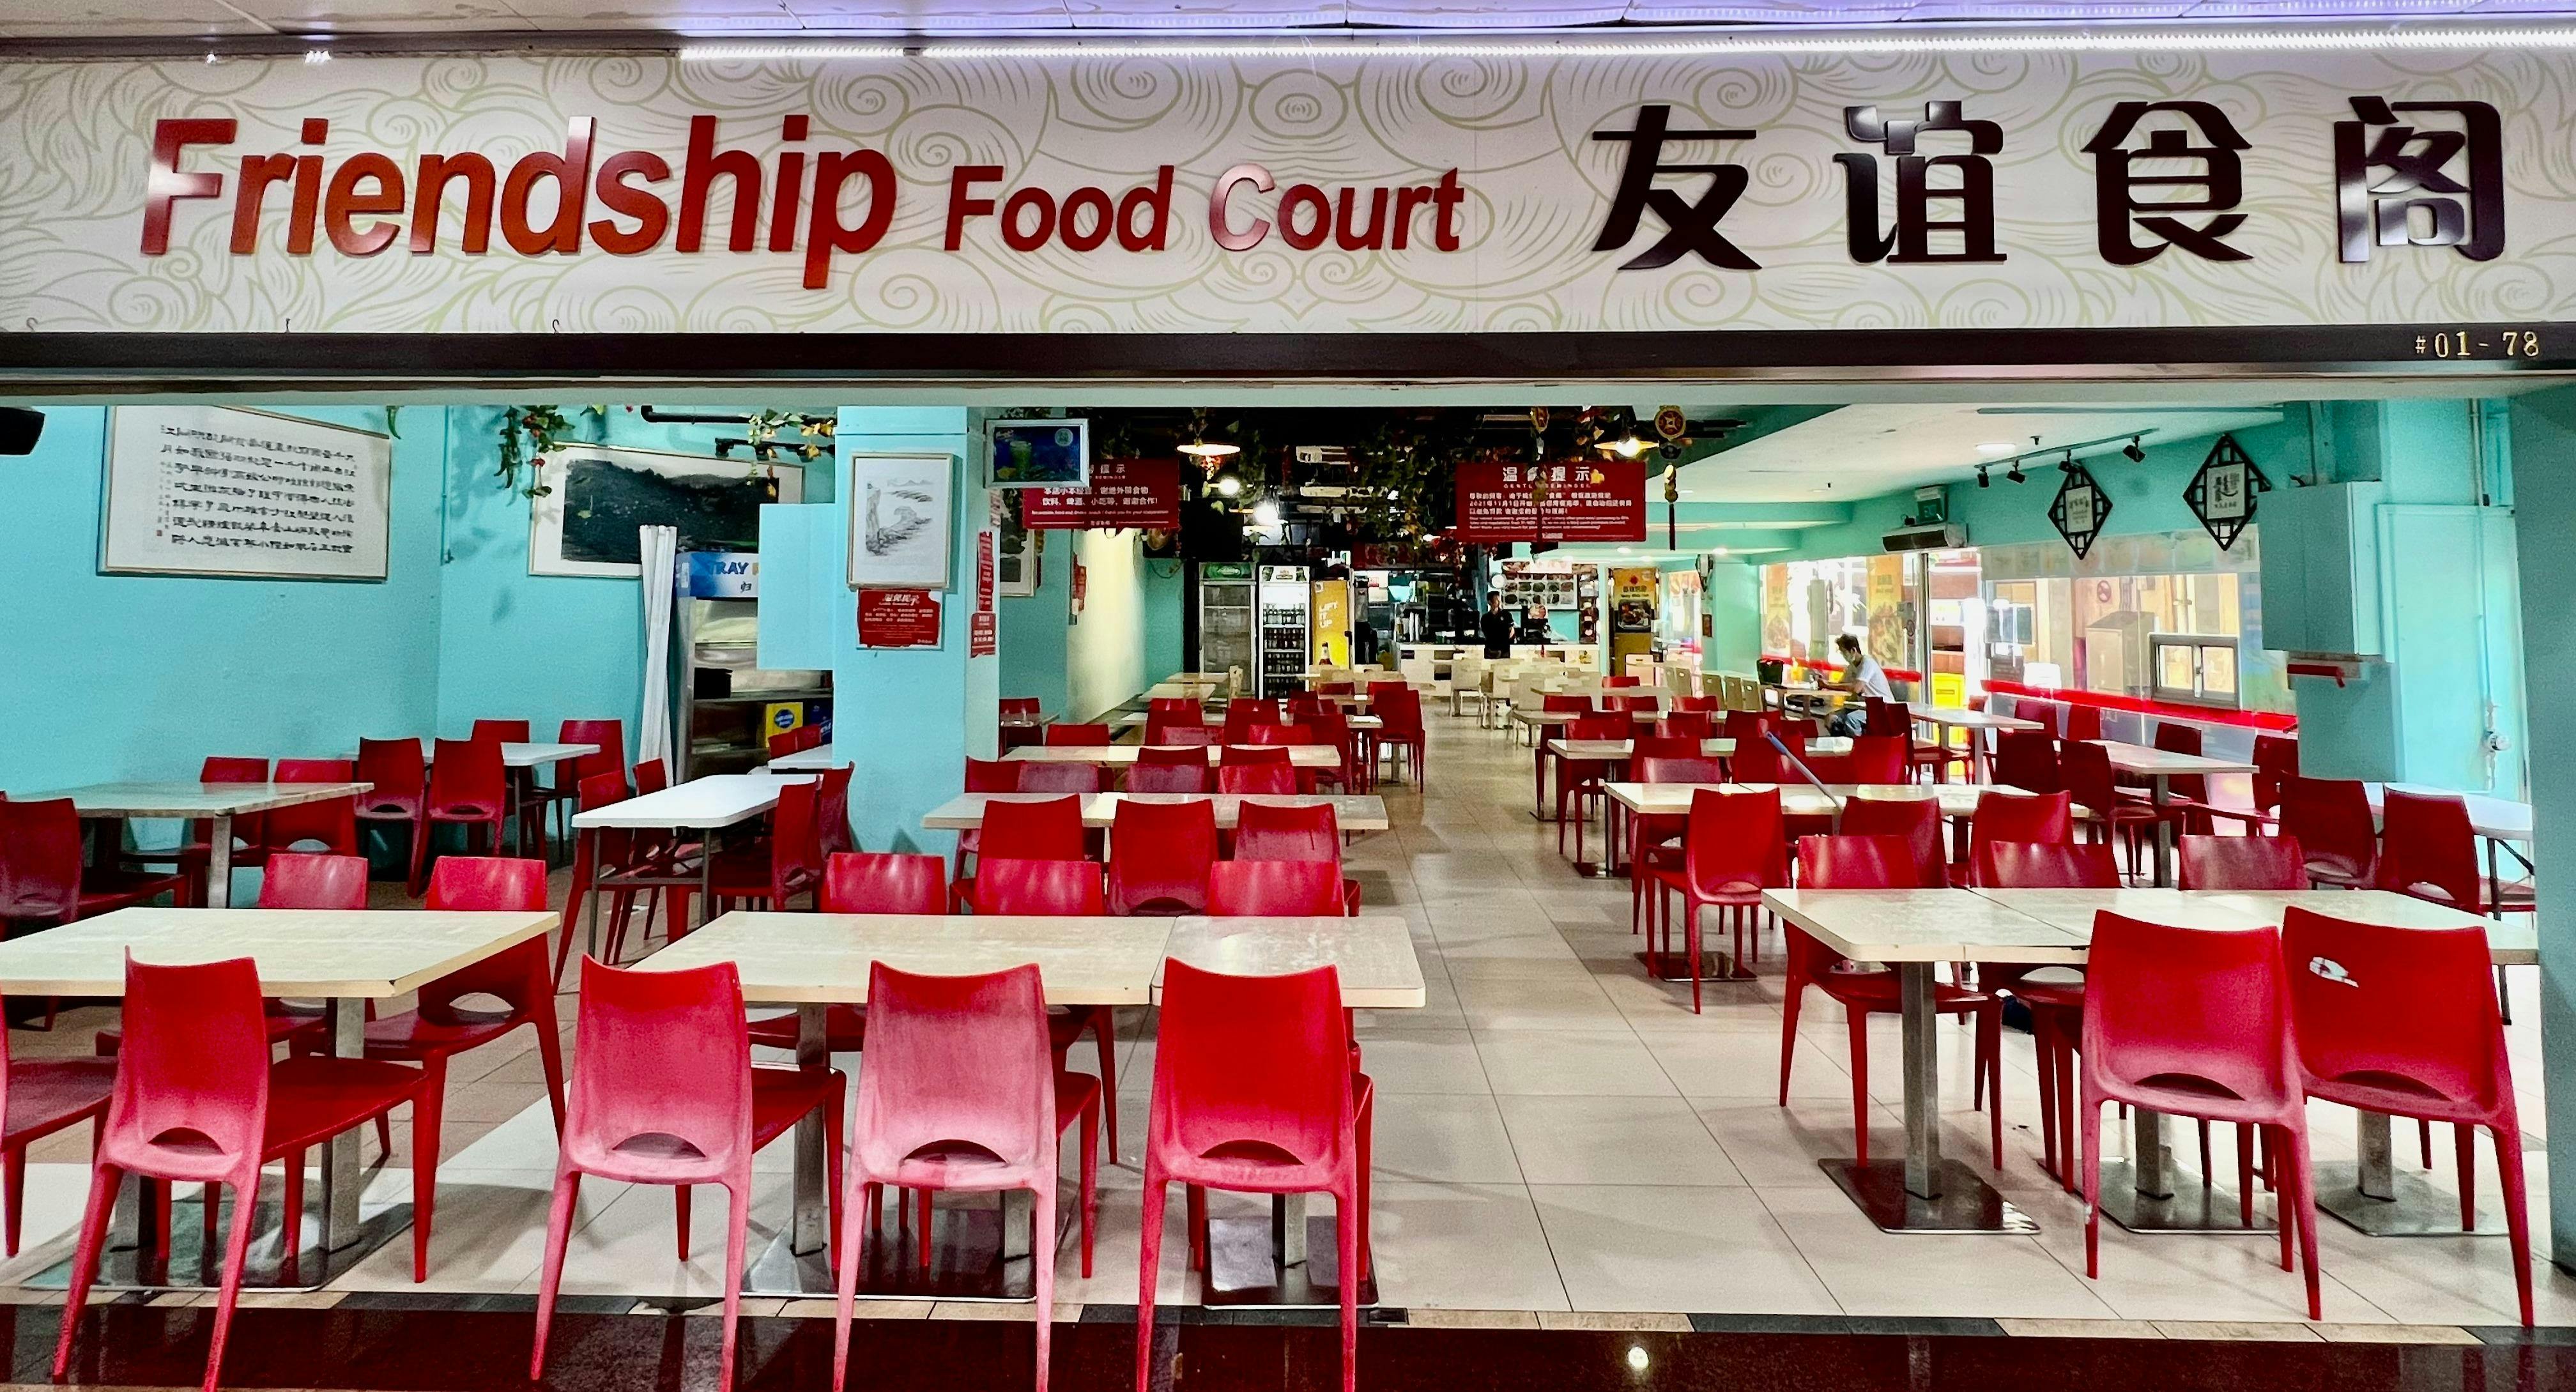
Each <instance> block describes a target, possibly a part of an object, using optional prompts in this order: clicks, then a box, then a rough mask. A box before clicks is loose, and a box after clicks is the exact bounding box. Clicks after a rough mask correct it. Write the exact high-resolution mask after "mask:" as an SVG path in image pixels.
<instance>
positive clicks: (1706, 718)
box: [1655, 710, 1717, 740]
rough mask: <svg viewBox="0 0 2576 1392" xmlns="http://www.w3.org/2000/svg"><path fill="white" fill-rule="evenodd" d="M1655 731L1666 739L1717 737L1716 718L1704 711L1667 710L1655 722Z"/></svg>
mask: <svg viewBox="0 0 2576 1392" xmlns="http://www.w3.org/2000/svg"><path fill="white" fill-rule="evenodd" d="M1655 733H1656V734H1658V735H1662V736H1664V737H1665V738H1667V739H1686V740H1706V739H1715V738H1717V718H1716V717H1715V716H1712V715H1710V714H1708V713H1707V712H1705V711H1680V710H1677V711H1667V712H1665V714H1664V718H1663V719H1661V720H1658V721H1656V722H1655Z"/></svg>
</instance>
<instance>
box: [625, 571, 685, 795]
mask: <svg viewBox="0 0 2576 1392" xmlns="http://www.w3.org/2000/svg"><path fill="white" fill-rule="evenodd" d="M635 533H636V539H637V541H638V543H639V545H638V549H639V550H640V551H641V552H642V554H643V558H644V574H643V575H642V577H641V583H642V584H643V586H644V720H643V723H642V727H641V728H640V729H638V730H637V731H636V735H635V761H636V762H637V763H642V762H643V761H645V760H647V759H660V760H663V761H664V763H663V766H664V767H665V768H668V767H669V766H670V763H669V761H670V758H671V603H672V596H673V594H674V592H675V591H677V589H678V588H679V577H678V575H677V574H676V573H675V570H674V567H675V566H676V565H677V564H678V556H679V550H680V529H679V528H677V527H638V528H636V529H635Z"/></svg>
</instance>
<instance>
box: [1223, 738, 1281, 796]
mask: <svg viewBox="0 0 2576 1392" xmlns="http://www.w3.org/2000/svg"><path fill="white" fill-rule="evenodd" d="M1281 752H1282V753H1285V752H1286V751H1284V750H1283V751H1281ZM1216 790H1217V791H1218V792H1220V793H1254V794H1260V795H1264V796H1270V797H1295V796H1296V795H1297V793H1298V791H1299V789H1298V787H1297V770H1296V769H1294V768H1292V767H1290V766H1289V765H1288V764H1287V763H1286V762H1284V761H1282V762H1280V763H1275V764H1268V763H1263V764H1225V765H1222V766H1220V767H1219V768H1218V769H1217V771H1216Z"/></svg>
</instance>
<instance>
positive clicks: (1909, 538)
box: [1878, 522, 1968, 551]
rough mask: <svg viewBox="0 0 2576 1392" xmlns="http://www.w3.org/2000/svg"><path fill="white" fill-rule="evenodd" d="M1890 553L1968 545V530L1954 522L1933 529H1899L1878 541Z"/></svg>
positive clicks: (1952, 548)
mask: <svg viewBox="0 0 2576 1392" xmlns="http://www.w3.org/2000/svg"><path fill="white" fill-rule="evenodd" d="M1878 544H1879V545H1880V546H1882V547H1884V548H1886V549H1887V550H1890V551H1948V550H1954V549H1956V548H1958V547H1961V546H1965V545H1967V544H1968V529H1967V528H1966V527H1963V526H1961V525H1959V524H1958V523H1956V522H1945V523H1942V524H1941V525H1939V526H1935V527H1899V528H1897V529H1896V530H1895V531H1892V532H1889V533H1888V534H1887V535H1885V536H1883V537H1880V538H1879V539H1878Z"/></svg>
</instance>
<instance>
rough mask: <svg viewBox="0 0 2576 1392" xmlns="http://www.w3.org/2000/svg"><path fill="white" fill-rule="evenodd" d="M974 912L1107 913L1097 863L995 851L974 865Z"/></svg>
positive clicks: (1097, 915) (1080, 915)
mask: <svg viewBox="0 0 2576 1392" xmlns="http://www.w3.org/2000/svg"><path fill="white" fill-rule="evenodd" d="M969 902H971V903H972V904H973V905H974V908H975V912H977V913H979V914H988V915H989V914H1006V915H1025V914H1044V915H1057V916H1072V917H1077V918H1103V917H1106V916H1108V913H1109V907H1108V898H1107V896H1106V894H1105V893H1104V891H1103V890H1102V888H1101V883H1100V867H1099V866H1098V865H1095V864H1093V863H1092V862H1090V861H1088V860H1015V859H1012V858H1010V857H1007V856H1002V855H999V854H996V855H992V856H988V857H986V858H985V860H984V862H983V863H982V864H980V865H978V866H976V867H975V884H974V891H973V897H972V899H971V900H970V901H969Z"/></svg>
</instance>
